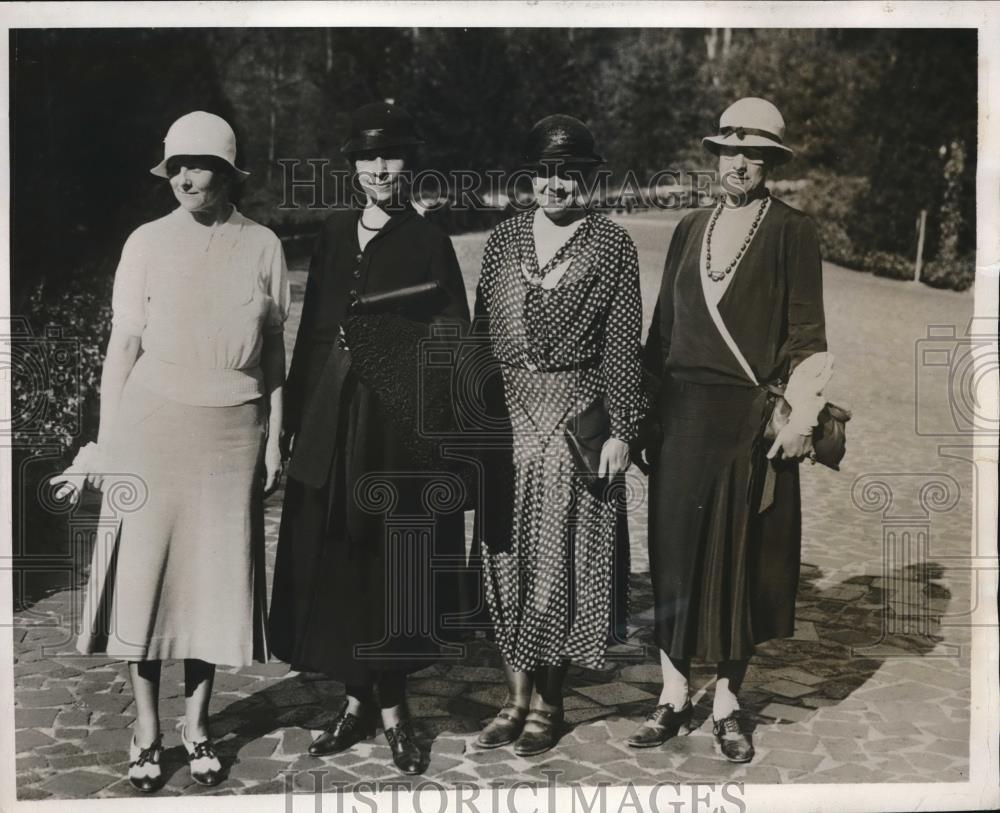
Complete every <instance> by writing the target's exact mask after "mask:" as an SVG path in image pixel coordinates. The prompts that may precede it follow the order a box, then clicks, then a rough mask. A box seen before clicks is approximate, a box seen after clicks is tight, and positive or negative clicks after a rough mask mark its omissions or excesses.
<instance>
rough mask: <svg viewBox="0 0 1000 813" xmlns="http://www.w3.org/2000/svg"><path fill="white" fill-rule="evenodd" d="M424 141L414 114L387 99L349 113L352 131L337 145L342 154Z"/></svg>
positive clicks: (403, 145)
mask: <svg viewBox="0 0 1000 813" xmlns="http://www.w3.org/2000/svg"><path fill="white" fill-rule="evenodd" d="M423 143H424V140H423V139H422V138H420V136H419V135H418V134H417V130H416V124H415V123H414V121H413V117H412V116H410V114H409V113H407V112H406V111H405V110H404V109H403V108H401V107H398V106H397V105H394V104H390V103H389V102H372V103H370V104H366V105H364V106H363V107H359V108H358V109H357V110H355V111H354V112H353V113H351V131H350V135H349V136H348V138H347V141H345V142H344V145H343V146H342V147H341V148H340V151H341V152H342V153H344V154H345V155H348V156H350V155H352V154H354V153H358V152H369V151H371V150H384V149H391V148H394V147H404V148H409V147H416V146H418V145H420V144H423Z"/></svg>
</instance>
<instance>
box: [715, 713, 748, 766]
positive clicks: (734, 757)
mask: <svg viewBox="0 0 1000 813" xmlns="http://www.w3.org/2000/svg"><path fill="white" fill-rule="evenodd" d="M712 733H713V734H715V741H716V742H717V743H718V744H719V750H721V751H722V755H723V756H724V757H725V758H726V759H728V760H729V761H730V762H749V761H750V760H751V759H753V755H754V750H753V743H752V742H751V741H750V735H749V734H748V733H747V732H746V731H745V730H744V729H743V724H742V720H741V718H740V713H739V711H734V712H733V713H732V714H730V715H729V716H728V717H723V718H722V719H721V720H716V721H715V723H714V724H713V726H712Z"/></svg>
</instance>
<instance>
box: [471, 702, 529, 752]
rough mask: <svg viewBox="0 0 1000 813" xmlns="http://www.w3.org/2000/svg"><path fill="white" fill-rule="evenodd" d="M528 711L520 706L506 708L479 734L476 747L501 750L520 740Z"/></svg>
mask: <svg viewBox="0 0 1000 813" xmlns="http://www.w3.org/2000/svg"><path fill="white" fill-rule="evenodd" d="M527 713H528V710H527V709H526V708H522V707H520V706H514V705H510V706H504V707H503V708H502V709H500V711H498V712H497V716H496V717H494V718H493V719H492V720H490V722H489V723H488V724H487V725H486V728H484V729H483V730H482V731H480V732H479V737H478V738H477V739H476V745H478V746H479V747H480V748H500V747H501V746H504V745H510V744H511V743H512V742H514V740H516V739H517V738H518V735H519V734H520V733H521V729H523V728H524V718H525V715H527Z"/></svg>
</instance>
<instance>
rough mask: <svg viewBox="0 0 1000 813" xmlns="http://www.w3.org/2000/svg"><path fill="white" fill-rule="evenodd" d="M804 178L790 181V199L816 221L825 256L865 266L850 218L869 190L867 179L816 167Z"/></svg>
mask: <svg viewBox="0 0 1000 813" xmlns="http://www.w3.org/2000/svg"><path fill="white" fill-rule="evenodd" d="M804 180H805V181H807V182H806V183H804V184H797V185H795V186H791V185H788V186H789V188H790V193H789V194H788V196H787V199H788V201H789V203H791V204H792V205H793V206H795V207H797V208H799V209H801V210H802V211H804V212H806V214H808V215H810V216H811V217H812V218H813V220H814V221H815V222H816V231H817V233H818V234H819V241H820V251H821V252H822V254H823V259H824V260H829V261H830V262H835V263H838V264H839V265H844V266H847V267H848V268H862V267H863V265H864V263H863V260H864V250H863V247H862V246H859V245H858V244H857V242H856V240H855V239H854V238H853V237H852V234H851V220H852V218H853V217H854V213H855V211H856V209H857V207H858V206H859V205H861V204H862V202H863V200H864V198H865V196H866V195H867V194H868V181H867V179H866V178H859V177H851V176H844V177H841V176H838V175H835V174H833V173H830V172H826V171H823V170H816V171H813V172H811V173H810V174H809V175H808V176H807V177H806V178H805V179H804ZM786 185H787V184H786Z"/></svg>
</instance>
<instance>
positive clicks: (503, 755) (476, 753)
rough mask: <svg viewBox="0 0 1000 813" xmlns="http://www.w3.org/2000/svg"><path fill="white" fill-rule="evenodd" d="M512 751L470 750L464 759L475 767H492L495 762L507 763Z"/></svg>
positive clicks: (502, 749) (504, 749) (498, 749)
mask: <svg viewBox="0 0 1000 813" xmlns="http://www.w3.org/2000/svg"><path fill="white" fill-rule="evenodd" d="M512 754H513V751H512V750H511V749H510V748H506V747H504V748H489V749H486V748H475V747H473V748H470V749H469V751H468V752H467V753H466V754H465V758H466V759H467V760H468V761H469V762H471V763H475V764H476V765H492V764H495V763H497V762H509V761H510V759H511V755H512Z"/></svg>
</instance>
